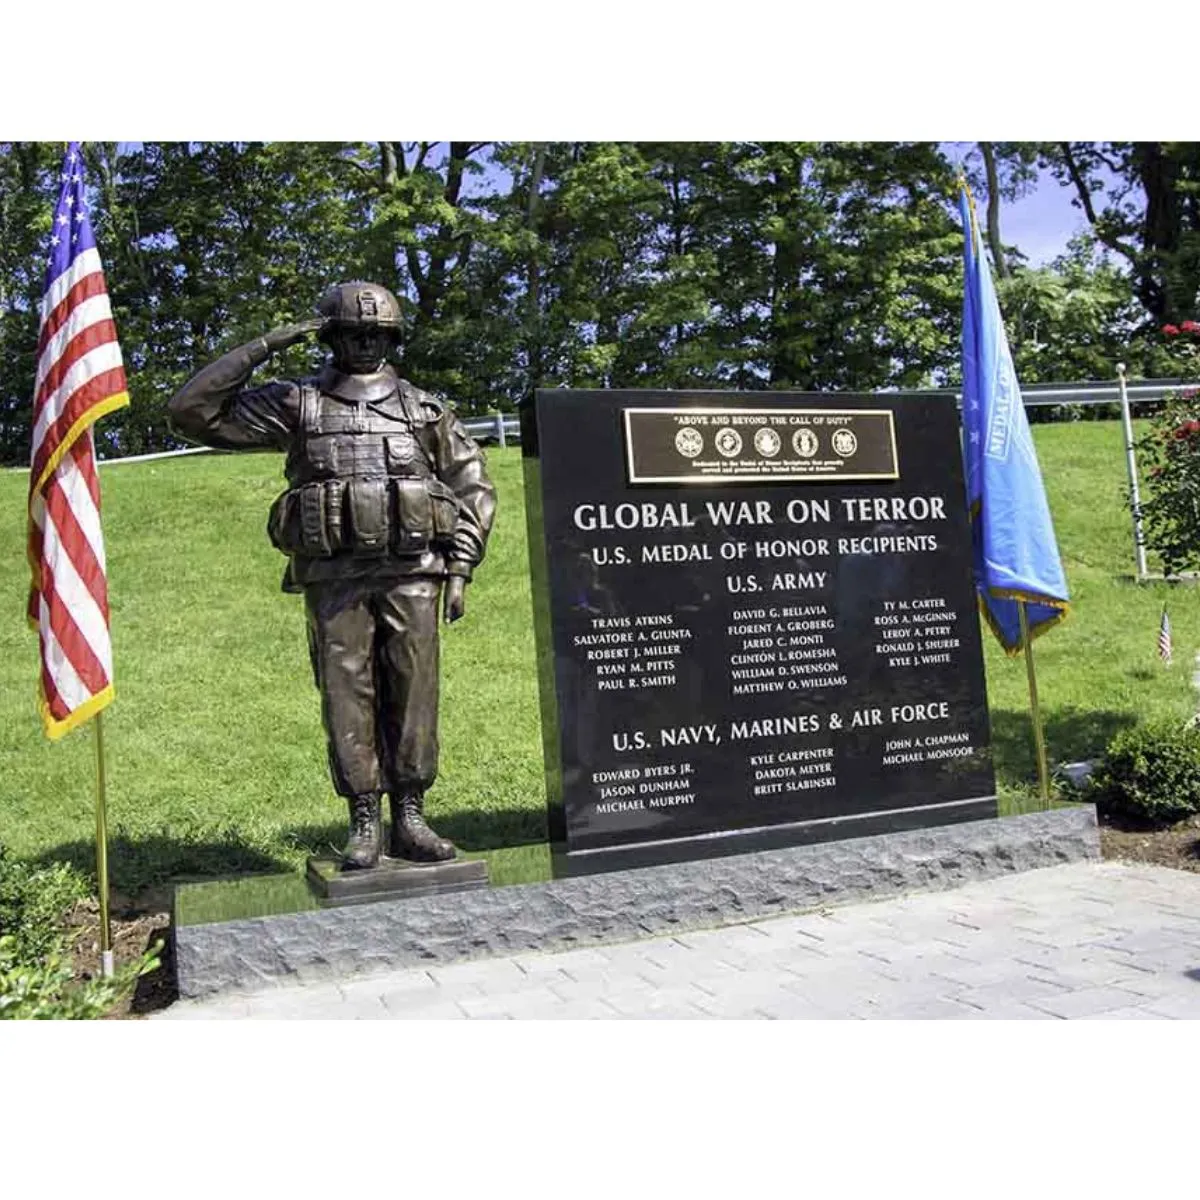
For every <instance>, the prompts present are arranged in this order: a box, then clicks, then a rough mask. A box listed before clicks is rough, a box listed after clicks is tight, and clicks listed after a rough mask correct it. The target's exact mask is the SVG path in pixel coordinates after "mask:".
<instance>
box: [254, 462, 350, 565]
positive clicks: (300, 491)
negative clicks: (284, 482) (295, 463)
mask: <svg viewBox="0 0 1200 1200" xmlns="http://www.w3.org/2000/svg"><path fill="white" fill-rule="evenodd" d="M345 486H346V485H345V484H344V483H343V482H342V481H341V480H336V479H333V480H322V481H320V482H318V483H306V484H304V485H303V486H301V487H296V488H292V489H291V490H290V491H286V492H284V493H283V495H282V496H280V497H279V498H278V499H277V500H276V501H275V503H274V504H272V505H271V512H270V515H269V516H268V518H267V536H268V537H269V538H270V539H271V544H272V545H273V546H274V547H275V548H276V549H277V550H282V551H283V553H284V554H303V555H305V556H306V557H308V558H328V557H329V556H330V555H332V554H336V553H337V552H338V551H339V550H342V549H345V538H344V536H343V528H344V521H343V519H342V506H343V493H344V491H345Z"/></svg>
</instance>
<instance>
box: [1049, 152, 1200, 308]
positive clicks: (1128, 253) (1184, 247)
mask: <svg viewBox="0 0 1200 1200" xmlns="http://www.w3.org/2000/svg"><path fill="white" fill-rule="evenodd" d="M1042 161H1043V162H1044V163H1045V164H1046V165H1048V166H1049V168H1050V169H1051V170H1052V171H1053V173H1054V175H1055V176H1056V177H1057V178H1058V179H1059V180H1060V181H1061V182H1062V183H1064V184H1066V185H1068V186H1070V187H1071V188H1073V189H1074V191H1075V200H1074V201H1073V203H1075V204H1076V205H1077V207H1079V208H1081V209H1082V210H1083V213H1084V215H1085V216H1086V217H1087V219H1088V223H1089V224H1090V226H1091V228H1092V231H1093V232H1094V233H1095V236H1096V238H1097V239H1098V240H1099V241H1100V242H1101V243H1102V244H1103V245H1105V246H1107V247H1108V248H1109V249H1110V250H1112V251H1113V253H1115V254H1117V255H1119V256H1120V257H1121V258H1122V259H1124V260H1125V261H1126V262H1127V263H1128V264H1129V269H1130V272H1131V274H1132V278H1133V286H1134V293H1135V295H1136V296H1137V298H1138V300H1139V301H1140V302H1141V304H1142V306H1143V308H1144V309H1145V310H1146V313H1147V314H1148V319H1147V321H1146V322H1145V326H1146V328H1150V327H1157V326H1161V325H1162V324H1164V323H1172V324H1176V325H1177V324H1179V322H1180V321H1183V320H1188V319H1193V318H1195V317H1196V315H1197V305H1198V303H1200V143H1196V142H1057V143H1052V144H1046V145H1044V146H1043V147H1042Z"/></svg>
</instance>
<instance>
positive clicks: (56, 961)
mask: <svg viewBox="0 0 1200 1200" xmlns="http://www.w3.org/2000/svg"><path fill="white" fill-rule="evenodd" d="M90 891H91V889H90V887H89V884H88V881H87V880H86V879H85V878H84V876H83V875H82V874H81V873H80V872H79V871H78V870H76V869H75V868H74V867H72V866H70V865H69V864H67V863H51V864H50V865H48V866H37V865H35V864H32V863H28V862H23V861H22V860H20V859H17V858H13V857H12V856H11V855H10V854H9V852H8V851H7V849H6V848H5V847H4V845H3V844H0V1020H3V1019H21V1020H50V1019H61V1020H87V1019H92V1018H96V1017H102V1016H104V1015H105V1014H106V1013H107V1012H109V1011H110V1010H111V1009H112V1007H113V1006H114V1005H115V1004H116V1003H118V1001H120V1000H121V999H122V998H124V997H125V996H127V995H128V994H129V993H130V992H131V991H132V990H133V987H134V986H135V984H136V981H137V979H138V977H139V976H141V975H144V974H146V973H147V972H148V971H153V970H155V969H156V968H157V967H158V966H159V958H158V955H159V952H160V951H161V949H162V945H161V943H159V944H158V945H156V946H155V947H154V948H153V949H152V950H148V951H146V952H145V953H144V954H143V955H142V957H141V958H140V959H139V960H138V961H137V962H134V963H129V964H127V965H126V966H124V967H122V968H120V969H119V970H117V971H116V972H114V974H113V975H112V977H110V978H107V979H104V978H97V979H88V980H83V981H81V982H78V983H76V982H75V981H74V974H73V971H72V968H71V963H70V958H69V950H70V944H69V938H68V934H67V930H66V926H65V920H66V917H67V915H68V913H69V912H70V910H71V909H72V908H73V907H74V906H75V904H77V903H78V902H79V901H80V900H83V899H85V898H86V897H87V896H88V895H89V894H90Z"/></svg>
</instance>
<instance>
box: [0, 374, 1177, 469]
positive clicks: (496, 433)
mask: <svg viewBox="0 0 1200 1200" xmlns="http://www.w3.org/2000/svg"><path fill="white" fill-rule="evenodd" d="M1197 386H1200V385H1197V384H1196V383H1189V382H1187V381H1186V380H1183V379H1140V380H1133V381H1131V382H1129V383H1127V384H1126V391H1127V393H1128V395H1129V401H1130V403H1131V404H1147V403H1154V402H1157V401H1161V400H1164V399H1165V398H1166V397H1167V396H1168V395H1169V394H1170V393H1172V392H1177V391H1180V390H1181V389H1183V388H1187V387H1197ZM904 392H905V393H906V394H909V395H921V396H953V397H954V398H955V400H956V402H958V403H960V404H961V402H962V395H961V393H960V392H959V391H958V390H957V389H956V388H922V389H904ZM830 394H831V395H833V394H835V393H830ZM881 394H887V393H881ZM763 396H764V398H766V397H769V396H770V393H769V392H764V393H763ZM1021 398H1022V399H1023V400H1024V402H1025V407H1026V408H1048V407H1051V406H1053V405H1060V404H1061V405H1080V406H1083V407H1088V406H1091V405H1097V404H1119V403H1120V401H1121V389H1120V385H1119V384H1118V383H1117V382H1116V381H1113V382H1111V383H1110V382H1104V381H1089V382H1084V383H1027V384H1023V385H1022V387H1021ZM462 424H463V427H464V428H465V429H466V430H467V432H468V433H469V434H470V435H471V436H472V437H473V438H475V440H476V441H478V442H482V443H484V444H487V445H496V446H507V445H508V444H509V443H510V442H520V440H521V423H520V421H519V419H518V418H517V416H516V414H515V413H499V412H497V413H490V414H488V415H486V416H481V417H466V418H464V419H463V422H462ZM208 452H209V451H208V450H207V449H206V448H205V447H203V446H189V447H187V448H185V449H183V450H163V451H161V452H159V453H157V454H134V455H127V456H122V457H115V458H103V457H102V458H101V459H100V461H101V462H102V463H118V462H128V463H135V462H148V461H150V460H152V459H157V458H178V457H180V456H182V455H185V454H206V453H208ZM11 469H12V470H18V471H19V470H25V469H27V468H24V467H14V468H11Z"/></svg>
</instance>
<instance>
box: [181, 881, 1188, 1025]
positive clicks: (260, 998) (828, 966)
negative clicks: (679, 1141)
mask: <svg viewBox="0 0 1200 1200" xmlns="http://www.w3.org/2000/svg"><path fill="white" fill-rule="evenodd" d="M159 1017H160V1018H162V1019H180V1018H209V1017H227V1018H228V1017H233V1018H244V1017H266V1018H283V1017H288V1018H377V1019H387V1018H391V1019H396V1018H400V1019H408V1018H441V1019H445V1018H451V1019H462V1018H467V1017H492V1018H530V1017H531V1018H610V1019H611V1018H620V1017H626V1018H627V1017H633V1018H641V1017H667V1018H698V1019H703V1018H714V1017H742V1018H762V1017H775V1018H801V1017H814V1018H868V1017H885V1018H951V1019H955V1018H969V1017H984V1018H1005V1019H1011V1018H1043V1019H1052V1018H1064V1017H1100V1018H1126V1017H1138V1018H1187V1017H1191V1018H1200V874H1192V873H1189V872H1185V871H1174V870H1170V869H1167V868H1165V867H1140V866H1124V865H1121V864H1116V863H1081V864H1076V865H1072V866H1065V867H1052V868H1049V869H1047V870H1042V871H1029V872H1025V873H1022V874H1016V875H1009V876H1005V877H1004V878H1002V879H995V880H990V881H988V882H985V883H975V884H969V885H967V886H965V887H961V888H957V889H955V890H953V891H947V892H935V893H921V894H915V895H910V896H906V897H903V898H901V899H896V900H885V901H879V902H876V903H871V904H857V905H852V906H847V907H839V908H829V909H825V910H822V911H820V912H810V913H806V914H804V915H802V916H792V917H775V918H771V919H768V920H761V921H753V922H748V923H746V924H741V925H731V926H726V927H724V928H721V929H715V930H707V931H704V932H696V933H680V934H676V935H674V936H667V937H656V938H648V939H646V940H645V941H639V942H634V943H626V944H622V945H616V946H603V947H596V948H590V949H586V950H570V951H566V952H564V953H558V954H519V955H516V956H514V957H512V958H492V959H485V960H480V961H476V962H466V963H459V964H455V965H451V966H440V967H429V968H425V969H421V968H414V969H410V970H403V971H393V972H390V973H388V974H384V975H374V976H370V977H366V976H363V977H355V978H354V979H347V980H344V981H341V982H338V983H333V982H330V983H323V984H310V985H307V986H302V987H287V988H273V989H271V990H269V991H264V992H260V993H256V994H254V995H251V996H245V995H242V996H228V997H217V998H214V999H211V1000H206V1001H181V1002H180V1003H177V1004H175V1005H173V1006H172V1007H171V1008H169V1009H167V1010H166V1011H165V1012H163V1013H161V1014H159Z"/></svg>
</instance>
